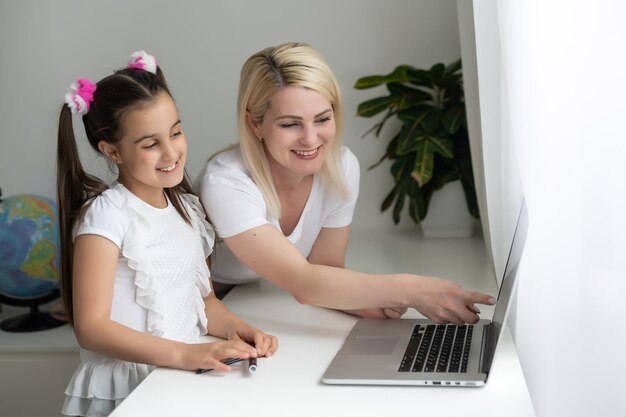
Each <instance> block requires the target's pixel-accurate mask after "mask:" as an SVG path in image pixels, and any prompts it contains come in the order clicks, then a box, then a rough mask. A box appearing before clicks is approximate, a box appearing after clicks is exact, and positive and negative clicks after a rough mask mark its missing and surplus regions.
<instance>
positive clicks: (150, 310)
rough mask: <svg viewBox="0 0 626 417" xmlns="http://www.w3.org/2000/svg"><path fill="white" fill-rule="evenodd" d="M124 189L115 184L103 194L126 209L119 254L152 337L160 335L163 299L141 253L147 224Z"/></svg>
mask: <svg viewBox="0 0 626 417" xmlns="http://www.w3.org/2000/svg"><path fill="white" fill-rule="evenodd" d="M128 193H130V191H128V190H127V189H126V188H125V187H124V186H123V185H121V184H117V185H115V186H114V187H113V188H111V189H109V190H107V191H105V193H104V194H105V195H106V196H107V197H108V198H111V199H112V201H113V202H114V204H115V205H117V206H118V207H123V208H124V209H125V210H127V211H128V212H129V216H128V218H129V219H134V221H131V222H129V225H128V231H127V233H126V237H125V239H124V242H123V244H122V255H123V256H124V257H125V258H126V259H128V267H129V268H131V269H132V270H134V271H135V286H136V288H137V295H136V297H135V301H137V304H139V305H140V306H141V307H143V308H145V309H146V330H147V332H148V333H150V334H153V335H155V336H163V333H164V320H163V319H164V317H163V314H162V313H161V312H162V311H164V310H165V308H164V306H163V305H162V304H163V302H162V301H160V300H159V297H157V294H158V292H157V289H156V288H155V283H154V278H153V277H154V273H153V271H152V265H151V264H150V262H149V260H148V257H146V256H145V255H144V250H145V245H146V241H147V239H148V235H149V232H150V230H149V228H150V224H149V223H148V220H147V219H146V218H145V217H144V215H143V214H142V212H141V210H138V209H136V208H135V206H134V205H135V204H136V201H133V199H130V198H128V197H129V196H128Z"/></svg>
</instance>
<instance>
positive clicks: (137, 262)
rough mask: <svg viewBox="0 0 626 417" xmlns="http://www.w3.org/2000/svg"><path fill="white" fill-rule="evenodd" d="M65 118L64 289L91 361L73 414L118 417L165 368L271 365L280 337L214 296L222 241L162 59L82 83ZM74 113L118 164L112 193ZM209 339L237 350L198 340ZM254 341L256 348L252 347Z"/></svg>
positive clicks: (60, 178)
mask: <svg viewBox="0 0 626 417" xmlns="http://www.w3.org/2000/svg"><path fill="white" fill-rule="evenodd" d="M65 101H66V103H65V104H64V105H63V108H62V110H61V116H60V121H59V136H58V156H57V159H58V161H57V170H58V172H57V182H58V183H57V192H58V201H59V212H60V222H61V254H62V265H61V272H62V280H61V284H62V289H63V295H64V302H65V306H66V310H67V313H68V318H69V320H70V323H72V324H73V326H74V332H75V334H76V338H77V340H78V343H79V344H80V346H81V351H80V354H81V360H82V363H81V364H80V365H79V367H78V369H77V370H76V372H75V373H74V376H73V378H72V380H71V382H70V384H69V386H68V387H67V389H66V391H65V395H66V398H65V403H64V405H63V413H64V414H66V415H80V416H104V415H108V414H109V413H110V412H111V411H112V410H113V409H114V408H115V406H116V405H117V404H119V403H120V402H121V401H122V400H123V399H124V398H125V397H126V396H127V395H128V394H129V393H130V392H131V391H132V390H133V389H134V388H135V387H136V386H137V385H138V384H139V383H140V382H141V381H142V380H143V379H144V378H145V377H146V376H147V375H148V374H149V373H150V371H151V370H152V369H153V368H154V367H155V366H164V367H172V368H179V369H186V370H195V369H198V368H215V369H218V370H224V371H227V370H229V369H230V368H229V367H228V366H226V365H224V364H223V363H222V362H221V360H223V359H225V358H233V357H236V358H249V357H257V356H271V355H272V354H273V353H274V352H275V351H276V349H277V341H276V338H275V337H273V336H270V335H267V334H264V333H263V332H261V331H260V330H258V329H256V328H253V327H251V326H249V325H248V324H246V323H244V322H243V321H242V320H240V319H239V318H237V317H236V316H235V315H234V314H232V313H231V312H229V311H228V310H227V309H226V308H225V307H224V305H223V304H222V303H221V302H220V301H219V300H217V299H216V298H215V297H214V295H213V292H212V291H211V284H210V279H209V275H210V274H209V269H208V267H207V264H206V258H207V256H208V255H209V254H210V253H211V251H212V245H213V238H214V234H213V231H212V229H211V227H210V226H209V224H208V223H207V221H206V220H205V214H204V212H203V210H202V208H201V206H200V204H199V201H198V199H197V197H195V196H194V195H192V193H191V188H190V185H189V182H188V180H187V179H186V175H185V170H184V168H185V160H186V156H187V139H186V138H185V134H184V132H183V128H182V124H181V121H180V118H179V115H178V112H177V109H176V105H175V104H174V101H173V99H172V96H171V94H170V92H169V90H168V88H167V84H166V82H165V78H164V76H163V73H162V72H161V69H160V68H159V67H158V66H157V65H156V61H155V60H154V57H152V56H150V55H148V54H146V53H145V52H143V51H141V52H137V53H135V54H133V58H132V60H131V61H130V63H129V65H128V67H127V68H124V69H121V70H119V71H117V72H115V73H114V74H113V75H110V76H108V77H106V78H104V79H102V80H101V81H100V82H98V83H97V84H92V83H91V82H89V81H88V80H86V79H80V80H78V82H77V84H75V85H72V91H71V92H70V93H68V94H67V95H66V97H65ZM72 114H79V115H82V119H83V124H84V126H85V132H86V134H87V138H88V140H89V143H90V145H91V146H92V147H93V148H94V149H95V150H96V151H97V152H98V153H100V154H102V155H103V156H104V157H105V158H107V159H108V160H109V161H111V162H112V163H113V164H115V165H116V166H117V170H118V172H119V176H118V179H117V182H116V183H115V184H113V185H112V186H111V187H110V188H109V187H107V186H106V185H105V184H104V183H102V182H101V181H100V180H98V179H97V178H95V177H93V176H91V175H88V174H86V173H85V172H84V171H83V168H82V166H81V164H80V160H79V156H78V151H77V147H76V141H75V138H74V133H73V128H72ZM206 333H208V334H211V335H214V336H218V337H221V338H224V339H228V340H227V341H221V342H215V343H185V342H186V341H190V342H193V341H194V340H196V339H197V337H198V336H199V335H202V334H206ZM252 344H254V346H255V347H253V346H252Z"/></svg>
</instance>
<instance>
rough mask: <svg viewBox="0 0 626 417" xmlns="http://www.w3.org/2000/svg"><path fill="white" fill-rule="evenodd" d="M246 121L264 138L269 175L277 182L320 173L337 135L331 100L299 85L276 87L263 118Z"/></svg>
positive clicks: (254, 131) (256, 133)
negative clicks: (277, 88)
mask: <svg viewBox="0 0 626 417" xmlns="http://www.w3.org/2000/svg"><path fill="white" fill-rule="evenodd" d="M249 124H250V126H251V128H252V131H253V133H255V135H256V136H257V137H261V138H263V142H264V144H265V154H266V156H267V159H268V161H269V164H270V169H271V171H272V176H273V177H274V181H277V180H278V181H279V182H280V180H289V179H291V178H295V179H298V178H301V177H303V176H307V175H312V174H315V173H316V172H319V171H320V170H321V169H322V166H323V164H324V161H325V159H326V155H327V153H328V152H329V151H330V148H331V146H332V143H333V141H334V139H335V134H336V126H335V117H334V112H333V108H332V105H331V103H330V101H329V100H328V99H327V98H326V97H324V96H323V95H322V94H321V93H319V92H317V91H315V90H311V89H307V88H304V87H299V86H288V87H285V88H282V89H281V90H279V91H278V92H277V93H276V94H275V95H274V96H273V97H272V99H271V100H270V107H269V109H268V110H267V111H266V112H265V114H264V115H263V121H262V122H260V123H257V124H255V123H254V122H249Z"/></svg>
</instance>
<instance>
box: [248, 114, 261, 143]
mask: <svg viewBox="0 0 626 417" xmlns="http://www.w3.org/2000/svg"><path fill="white" fill-rule="evenodd" d="M246 124H247V125H248V129H250V131H251V132H252V134H253V135H254V136H256V137H257V138H261V137H262V136H263V135H261V129H260V128H259V124H258V123H257V122H255V121H254V119H253V118H252V115H251V114H250V111H249V110H246Z"/></svg>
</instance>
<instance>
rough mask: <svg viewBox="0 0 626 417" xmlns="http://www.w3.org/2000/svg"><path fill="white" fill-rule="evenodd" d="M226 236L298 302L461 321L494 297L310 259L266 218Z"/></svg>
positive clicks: (429, 280)
mask: <svg viewBox="0 0 626 417" xmlns="http://www.w3.org/2000/svg"><path fill="white" fill-rule="evenodd" d="M224 242H225V243H226V244H227V245H228V247H229V249H230V250H231V251H232V252H233V253H234V254H235V255H236V256H237V258H239V260H240V261H241V262H242V263H243V264H244V265H246V266H247V267H248V268H250V269H251V270H252V271H254V272H255V273H257V274H259V275H260V276H262V277H265V278H266V279H268V280H269V281H272V282H273V283H275V284H276V285H278V286H279V287H281V288H283V289H285V290H286V291H289V292H290V293H291V294H293V296H294V297H295V298H296V300H298V302H301V303H306V304H314V305H319V306H322V307H329V308H334V309H340V310H356V309H369V308H380V307H383V306H385V307H412V308H415V309H417V310H418V311H420V312H421V313H422V314H424V315H425V316H426V317H429V318H430V319H431V320H433V321H435V322H437V323H455V324H463V323H474V322H476V321H478V315H477V311H476V307H475V306H474V304H475V303H481V304H493V303H494V302H495V300H494V299H493V298H492V297H491V296H489V295H487V294H482V293H478V292H473V291H465V290H463V289H462V288H461V287H460V286H459V285H457V284H455V283H453V282H451V281H447V280H443V279H439V278H434V277H427V276H417V275H409V274H390V275H380V274H366V273H361V272H356V271H350V270H347V269H343V268H339V267H336V266H327V265H319V264H314V263H313V262H312V260H311V259H309V260H307V259H305V258H304V257H303V256H302V255H301V254H300V252H299V251H298V250H297V248H296V247H295V246H293V244H291V242H289V240H288V239H287V238H286V237H285V236H284V235H282V234H281V233H280V232H279V231H278V230H277V229H276V228H275V227H274V226H272V225H268V224H266V225H262V226H258V227H254V228H252V229H250V230H247V231H245V232H242V233H240V234H238V235H235V236H232V237H228V238H225V239H224ZM329 244H330V245H331V246H332V245H334V244H333V243H329ZM344 250H345V249H344ZM320 251H322V249H320ZM324 252H325V250H324ZM320 253H321V252H320ZM321 256H322V255H316V257H314V258H313V260H315V259H316V258H318V257H321ZM310 261H311V262H310Z"/></svg>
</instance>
